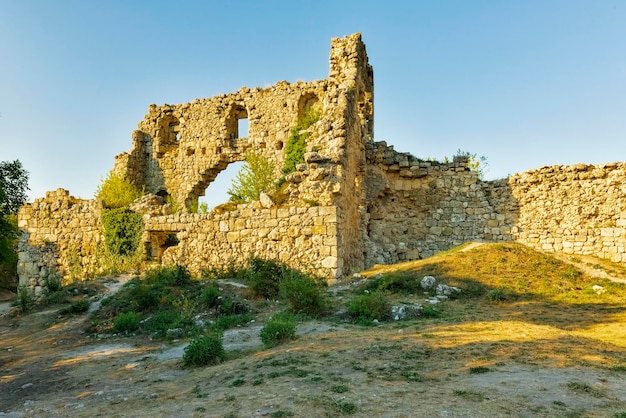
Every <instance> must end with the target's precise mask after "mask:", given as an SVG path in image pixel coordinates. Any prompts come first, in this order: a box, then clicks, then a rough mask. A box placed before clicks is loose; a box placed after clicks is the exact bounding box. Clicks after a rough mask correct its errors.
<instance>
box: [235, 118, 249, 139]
mask: <svg viewBox="0 0 626 418" xmlns="http://www.w3.org/2000/svg"><path fill="white" fill-rule="evenodd" d="M247 137H248V118H243V119H237V138H247Z"/></svg>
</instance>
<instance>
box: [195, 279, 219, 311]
mask: <svg viewBox="0 0 626 418" xmlns="http://www.w3.org/2000/svg"><path fill="white" fill-rule="evenodd" d="M220 296H221V292H220V289H219V287H218V286H217V283H210V284H208V285H207V286H206V287H205V288H204V289H203V290H202V294H201V295H200V299H202V302H203V303H204V304H205V305H206V307H207V308H209V309H210V308H217V307H218V306H219V304H220V299H219V298H220Z"/></svg>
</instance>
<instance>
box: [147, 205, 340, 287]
mask: <svg viewBox="0 0 626 418" xmlns="http://www.w3.org/2000/svg"><path fill="white" fill-rule="evenodd" d="M339 216H340V214H339V213H338V210H337V208H336V207H334V206H315V207H283V208H271V209H266V208H262V207H259V206H258V205H255V204H250V205H238V206H237V209H235V210H232V211H228V212H224V213H217V212H213V213H210V214H184V213H180V214H174V215H169V216H157V217H149V218H146V234H147V240H150V241H151V242H152V243H153V246H152V255H153V257H156V256H158V254H159V253H161V251H162V249H160V248H155V244H156V245H159V244H160V243H161V242H162V240H160V239H158V235H159V234H161V235H163V234H168V233H169V234H176V236H177V238H178V239H179V243H178V245H175V246H171V247H168V248H167V249H165V251H163V252H162V255H161V256H160V257H161V260H160V261H161V262H162V263H164V264H180V265H184V266H186V267H188V268H189V269H190V270H191V271H192V272H193V273H195V274H199V273H200V272H201V271H202V269H206V268H209V267H215V268H222V267H228V266H229V265H231V264H233V265H239V266H241V265H244V264H245V263H246V261H247V260H248V259H249V258H250V257H252V256H254V257H260V258H265V259H274V260H278V261H280V262H283V263H285V264H287V265H289V266H292V267H294V268H299V269H302V270H305V271H311V272H314V273H315V274H319V275H322V276H324V277H327V278H329V279H334V278H337V277H341V271H340V270H339V268H338V263H337V255H338V241H337V222H338V217H339ZM150 236H152V237H153V238H150ZM154 238H157V239H154Z"/></svg>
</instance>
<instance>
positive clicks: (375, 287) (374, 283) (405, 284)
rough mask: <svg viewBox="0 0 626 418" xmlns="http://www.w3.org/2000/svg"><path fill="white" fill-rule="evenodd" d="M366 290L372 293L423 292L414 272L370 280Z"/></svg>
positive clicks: (388, 274) (389, 274) (397, 273)
mask: <svg viewBox="0 0 626 418" xmlns="http://www.w3.org/2000/svg"><path fill="white" fill-rule="evenodd" d="M365 288H366V289H367V290H370V291H389V292H392V293H416V292H419V291H421V290H422V289H421V285H420V280H419V279H418V277H417V276H416V275H415V273H412V272H394V273H385V274H383V275H380V276H377V277H374V278H372V279H369V280H368V281H367V283H366V284H365Z"/></svg>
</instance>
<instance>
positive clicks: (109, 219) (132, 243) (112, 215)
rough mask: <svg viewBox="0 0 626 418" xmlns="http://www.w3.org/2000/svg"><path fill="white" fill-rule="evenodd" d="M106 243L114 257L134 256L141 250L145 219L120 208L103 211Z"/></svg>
mask: <svg viewBox="0 0 626 418" xmlns="http://www.w3.org/2000/svg"><path fill="white" fill-rule="evenodd" d="M101 217H102V225H103V227H104V243H105V245H106V249H107V250H108V251H109V252H110V253H111V254H114V255H121V256H132V255H133V254H135V253H136V252H137V250H138V249H140V245H139V244H140V241H141V233H142V231H143V219H142V217H141V215H140V214H139V213H135V212H133V211H131V210H130V209H126V208H118V209H109V210H103V211H102V215H101Z"/></svg>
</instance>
